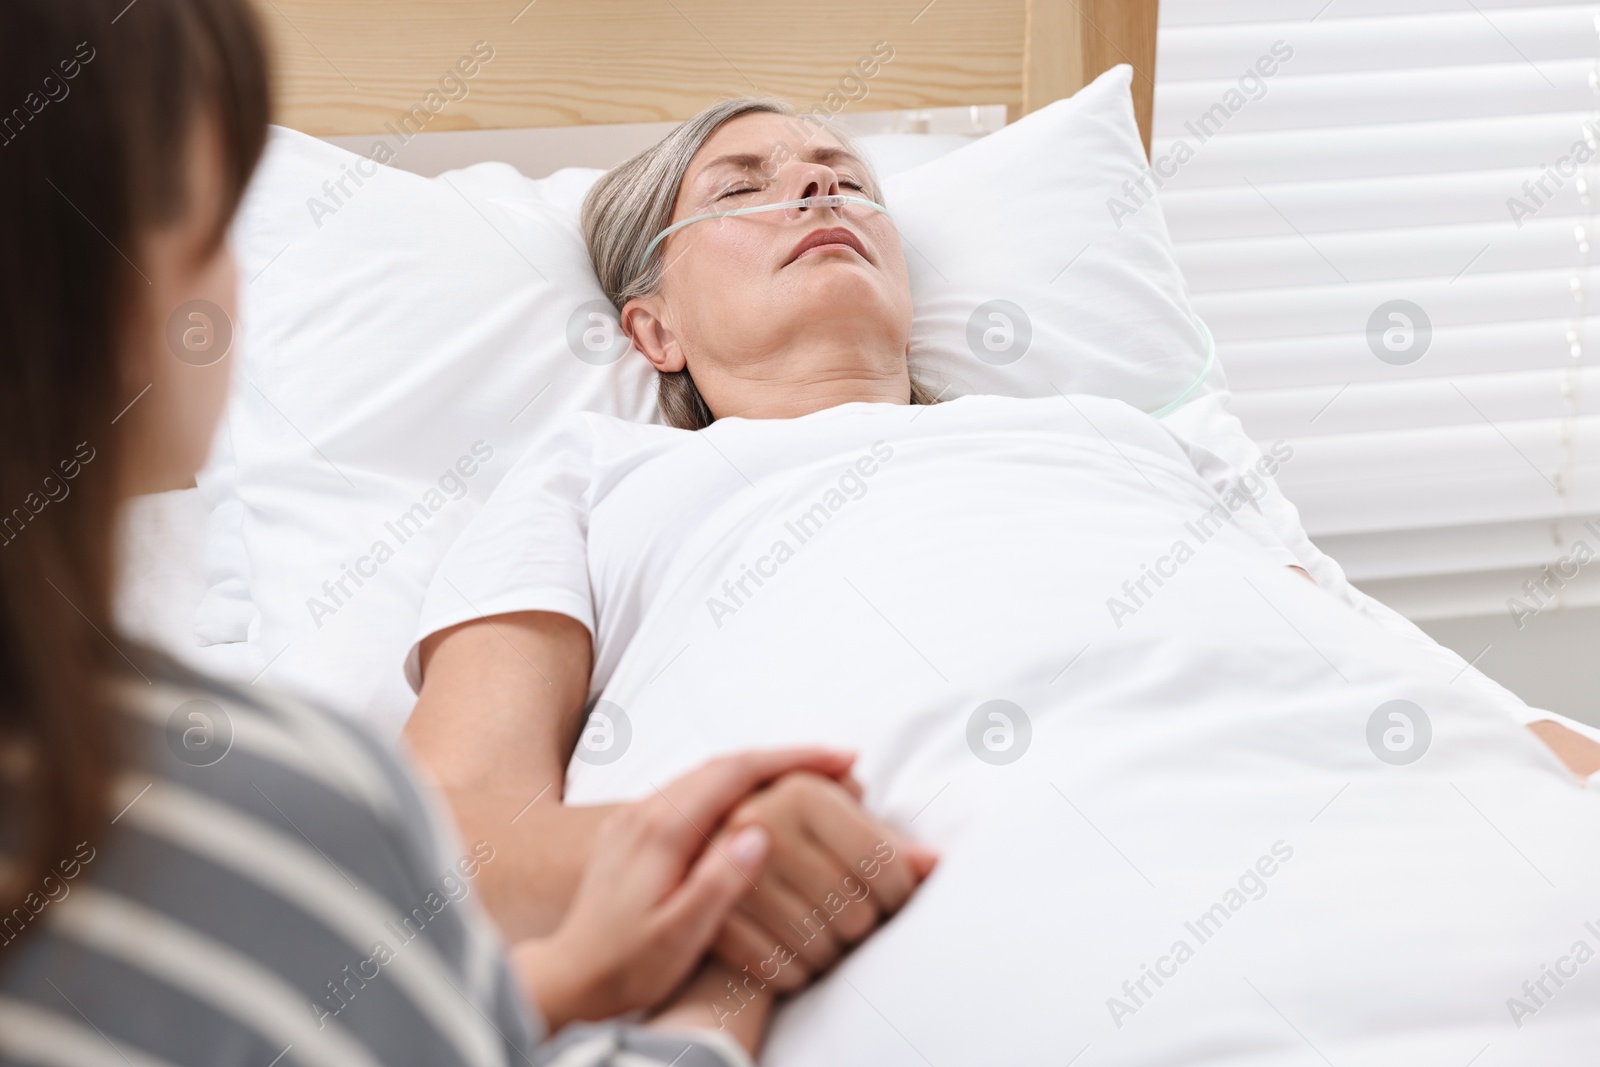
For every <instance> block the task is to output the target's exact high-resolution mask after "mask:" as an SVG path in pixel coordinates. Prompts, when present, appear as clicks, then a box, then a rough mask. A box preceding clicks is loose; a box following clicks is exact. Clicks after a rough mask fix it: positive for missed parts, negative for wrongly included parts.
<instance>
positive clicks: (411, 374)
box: [207, 129, 655, 733]
mask: <svg viewBox="0 0 1600 1067" xmlns="http://www.w3.org/2000/svg"><path fill="white" fill-rule="evenodd" d="M592 180H593V175H592V173H590V174H587V175H580V176H577V179H576V180H574V178H573V176H571V175H556V176H554V177H552V178H551V179H549V180H547V181H545V182H529V181H528V180H527V179H525V178H524V177H522V175H520V174H518V173H517V172H516V171H515V170H513V169H512V168H510V167H508V166H505V165H503V164H482V165H480V166H476V167H472V168H470V169H468V170H465V171H457V172H454V173H450V174H445V175H442V176H441V177H439V178H436V179H428V178H422V177H419V176H417V175H414V174H410V173H407V172H404V171H399V170H393V169H391V168H388V167H383V166H378V165H376V164H373V163H371V162H369V161H367V160H365V159H364V158H362V157H360V156H357V155H354V154H352V153H350V152H347V151H344V150H343V149H340V148H335V147H333V146H332V145H329V144H327V143H325V142H322V141H319V140H317V139H315V138H312V137H308V136H306V135H304V134H300V133H296V132H294V131H291V130H284V129H275V130H274V131H273V133H272V138H271V142H270V145H269V147H268V151H267V154H266V158H265V160H264V162H263V164H262V167H261V170H260V172H259V173H258V174H257V176H256V178H255V180H254V181H253V183H252V185H251V188H250V191H249V193H248V194H247V196H246V199H245V203H244V204H243V206H242V209H241V211H240V215H239V218H238V220H237V222H236V224H235V227H234V232H233V238H234V242H235V248H236V251H237V253H238V257H239V262H240V279H241V290H242V296H241V311H240V319H241V321H240V323H239V331H238V332H239V338H240V344H239V345H238V348H237V359H238V362H237V364H236V366H235V379H234V388H233V394H232V397H231V398H230V404H229V411H228V416H227V418H228V425H229V429H230V430H231V441H232V446H233V447H232V457H231V459H232V463H233V468H234V470H233V486H234V488H235V490H236V498H237V501H238V504H239V506H240V509H241V514H240V520H239V521H240V525H239V529H240V532H241V534H242V540H243V546H244V550H245V556H247V557H248V559H247V565H248V572H247V573H246V574H245V575H244V576H243V580H246V581H248V583H249V590H250V599H251V601H252V602H253V604H254V609H255V611H256V612H258V613H259V631H258V632H257V633H255V634H253V635H252V637H251V640H252V642H253V643H254V644H256V645H257V646H258V659H259V661H260V662H263V663H268V664H269V666H268V668H267V670H266V672H265V675H264V677H263V681H264V682H265V683H267V684H272V685H276V686H278V687H280V688H284V689H287V690H290V691H292V692H295V693H298V694H300V695H302V696H304V697H307V698H309V699H312V700H315V701H317V702H320V703H322V704H324V705H327V706H330V707H332V708H334V709H335V710H338V711H340V712H343V713H345V714H347V715H349V716H351V717H354V718H357V719H362V720H365V721H367V722H368V723H370V724H372V725H373V726H375V727H377V728H378V729H380V730H382V731H383V732H386V733H395V732H397V731H398V730H399V728H400V726H401V725H402V724H403V723H404V721H405V717H406V715H407V714H408V713H409V711H410V707H411V703H412V696H411V693H410V690H409V689H408V688H407V686H406V683H405V679H404V678H403V677H402V676H401V671H400V662H401V658H402V657H403V656H404V654H405V651H406V648H407V646H408V645H409V643H410V641H411V636H412V632H413V630H414V629H415V625H416V613H417V610H418V606H419V605H420V603H421V600H422V595H423V592H424V591H425V589H426V587H427V584H428V581H429V579H430V578H431V577H432V575H433V571H434V567H435V565H436V563H437V562H438V559H439V557H440V556H441V554H442V553H443V552H444V550H445V548H446V547H447V546H448V545H449V544H450V542H451V541H452V540H453V539H454V537H455V535H456V533H457V532H458V531H459V530H460V529H461V527H462V526H463V525H464V524H465V523H466V521H467V519H468V518H469V517H470V515H471V514H472V512H473V510H474V509H475V507H476V506H477V504H478V503H479V502H481V500H482V499H483V498H484V497H486V496H487V495H488V493H489V491H490V490H491V489H492V488H493V487H494V485H495V484H496V482H497V481H498V479H499V477H500V475H501V474H502V473H503V472H504V471H505V470H506V468H507V467H508V466H509V464H510V463H511V461H512V460H514V459H515V458H516V457H517V456H519V455H521V454H522V453H523V452H524V451H526V449H527V448H528V446H529V443H530V442H531V441H532V440H533V438H534V437H536V436H537V435H538V433H539V432H540V431H541V429H542V428H543V425H544V424H545V422H546V420H548V419H550V418H551V417H552V416H554V415H556V414H559V413H562V412H565V411H568V410H572V409H580V408H581V409H587V410H591V411H599V412H606V413H610V414H614V415H618V416H621V417H623V418H628V419H646V418H649V417H650V415H651V413H652V411H653V408H654V402H655V401H654V390H653V387H652V378H651V375H652V373H653V372H652V371H651V369H650V367H649V365H648V364H647V363H646V362H645V361H644V360H643V359H642V358H637V357H635V358H633V359H626V358H622V357H623V355H624V352H625V351H626V350H627V344H626V340H625V339H621V340H620V341H618V342H617V343H611V341H612V339H614V338H615V337H616V334H615V331H614V330H613V329H611V328H610V327H609V326H608V325H607V320H606V318H605V317H604V316H605V315H606V314H610V312H609V305H608V304H606V302H605V298H604V296H603V295H602V294H601V292H600V289H599V286H598V284H597V283H596V282H595V280H594V276H593V273H592V271H591V270H590V268H589V263H588V257H587V255H586V254H585V251H584V247H583V242H582V239H581V237H580V236H579V233H578V230H577V200H578V198H580V197H581V196H582V190H583V189H585V188H587V186H588V184H589V183H590V182H592ZM341 186H342V188H341ZM508 204H509V206H510V207H511V208H512V209H511V210H508ZM612 317H613V318H614V315H613V316H612ZM586 345H587V346H589V347H586ZM227 462H228V457H227V456H226V455H222V456H220V457H218V458H217V460H216V461H215V463H214V465H213V468H214V469H212V470H210V471H208V472H207V480H208V481H209V482H210V483H211V486H212V490H213V492H212V496H213V499H214V500H215V501H217V505H216V511H215V513H214V518H213V522H212V523H211V524H210V527H209V532H210V533H211V534H212V535H213V539H216V538H222V537H225V536H226V524H227V521H228V519H229V516H228V513H227V509H228V508H229V507H230V504H229V502H228V499H227V498H228V497H229V496H230V495H231V494H229V493H227V492H226V490H225V483H226V482H227V474H228V472H227V470H226V464H227ZM218 483H223V486H224V487H223V488H219V486H218ZM207 556H208V559H211V560H213V561H219V563H220V561H225V560H228V559H229V558H231V557H230V555H229V553H228V552H227V551H226V550H225V548H224V547H222V546H220V545H214V544H208V547H207ZM217 570H218V568H213V576H216V573H217ZM228 580H230V581H238V580H240V576H238V575H237V574H236V573H234V574H230V575H229V576H228ZM219 584H220V583H219ZM235 622H237V620H235Z"/></svg>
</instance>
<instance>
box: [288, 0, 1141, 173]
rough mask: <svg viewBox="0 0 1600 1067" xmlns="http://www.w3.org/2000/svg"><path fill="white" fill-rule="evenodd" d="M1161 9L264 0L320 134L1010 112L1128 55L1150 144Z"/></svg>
mask: <svg viewBox="0 0 1600 1067" xmlns="http://www.w3.org/2000/svg"><path fill="white" fill-rule="evenodd" d="M1156 5H1157V0H814V2H811V3H805V4H778V3H775V2H772V0H532V2H529V0H258V6H259V8H260V12H261V18H262V21H263V23H264V24H265V25H266V27H267V30H268V33H269V35H270V36H271V37H272V39H273V42H274V45H275V48H276V53H277V78H278V86H277V87H278V103H279V112H278V116H277V121H279V122H281V123H283V124H284V125H287V126H292V127H295V128H296V129H300V130H304V131H305V132H307V133H312V134H316V135H318V136H331V135H341V134H367V133H381V132H383V131H384V130H385V129H387V128H390V125H391V124H396V123H399V122H401V121H402V118H403V117H404V116H411V117H412V119H411V121H412V123H413V124H414V125H424V124H425V128H426V129H427V130H428V131H430V132H431V131H435V130H471V129H516V128H523V127H536V126H572V125H588V124H598V123H615V122H653V121H662V120H675V119H683V118H687V117H689V116H691V115H693V114H695V113H696V112H698V111H699V110H700V109H702V108H704V107H705V106H706V105H708V104H710V103H713V102H714V101H716V100H719V99H726V98H728V97H732V96H775V97H781V98H783V99H786V100H788V101H789V102H790V103H792V104H794V105H796V106H797V107H799V108H800V109H801V110H811V109H813V108H817V109H820V110H822V112H823V113H825V114H832V113H838V112H841V111H862V110H875V111H876V110H892V109H902V108H926V107H945V106H966V105H973V104H1004V105H1005V106H1006V108H1007V114H1008V117H1010V118H1013V119H1014V118H1016V117H1018V116H1020V115H1023V114H1026V113H1027V112H1029V111H1032V110H1034V109H1035V108H1039V107H1043V106H1044V105H1045V104H1048V103H1050V102H1051V101H1053V100H1056V99H1059V98H1060V97H1063V96H1067V95H1070V94H1071V93H1073V92H1075V91H1076V90H1077V89H1078V88H1079V87H1080V86H1082V85H1084V84H1085V83H1087V82H1088V81H1090V80H1092V79H1093V78H1094V77H1095V76H1096V75H1097V74H1099V73H1101V72H1102V71H1104V70H1106V69H1107V68H1109V67H1112V66H1115V65H1116V64H1118V63H1131V64H1133V66H1134V68H1135V70H1136V72H1137V73H1136V74H1135V76H1134V82H1133V88H1134V96H1135V106H1136V110H1137V112H1138V116H1139V125H1140V129H1141V130H1142V131H1143V134H1144V139H1145V147H1146V150H1148V149H1149V145H1150V112H1151V92H1152V89H1153V84H1154V82H1153V79H1154V76H1155V54H1156ZM480 42H481V43H480ZM475 48H476V54H475ZM485 57H487V58H485ZM885 57H890V58H887V59H885ZM474 60H476V62H474ZM467 70H472V71H473V73H472V74H471V75H467V74H465V73H464V72H465V71H467ZM452 72H454V73H452ZM430 94H431V95H430ZM419 108H420V109H422V110H420V111H419V110H418V109H419Z"/></svg>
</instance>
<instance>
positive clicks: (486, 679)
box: [406, 611, 610, 942]
mask: <svg viewBox="0 0 1600 1067" xmlns="http://www.w3.org/2000/svg"><path fill="white" fill-rule="evenodd" d="M421 653H422V671H423V685H422V692H421V695H420V696H419V697H418V699H417V706H416V709H415V710H414V711H413V712H412V713H411V720H410V722H408V723H407V724H406V737H407V739H408V740H409V741H410V742H411V744H412V746H413V748H414V749H415V750H416V753H417V755H418V757H419V758H420V759H421V760H422V762H423V763H424V764H425V765H426V766H427V768H428V769H429V770H430V771H431V772H432V773H433V775H434V777H435V779H436V780H437V782H438V784H439V785H440V787H441V788H442V789H443V790H444V793H445V796H446V798H447V799H448V800H449V802H450V807H451V809H452V810H453V811H454V813H455V817H456V821H457V823H458V824H459V826H460V828H461V833H462V836H463V837H464V838H465V839H466V840H468V841H477V840H485V841H488V842H489V843H490V844H491V845H492V846H493V847H494V850H495V861H494V862H491V863H488V864H485V865H484V866H483V868H482V873H481V874H480V875H479V876H478V884H479V888H480V890H481V891H482V893H483V895H484V902H485V904H486V905H487V906H488V908H489V910H490V912H491V913H492V914H493V915H494V917H495V919H496V920H497V921H498V922H499V923H500V926H501V929H502V931H503V932H504V934H505V936H506V938H507V939H508V940H510V941H513V942H514V941H518V940H520V939H521V938H524V937H532V936H538V935H541V934H546V933H549V932H550V931H551V930H553V929H555V927H556V925H557V924H558V923H559V922H560V920H561V916H562V914H563V912H564V911H565V910H566V906H567V901H568V900H570V899H571V897H572V893H573V890H574V889H575V888H576V887H577V884H578V879H579V876H580V875H581V874H582V872H583V868H584V864H585V863H586V862H587V861H588V858H589V850H590V843H591V841H592V840H593V838H594V832H595V828H596V827H597V826H599V824H600V821H601V820H602V819H604V818H605V816H606V814H607V813H608V811H609V810H610V809H609V808H608V807H600V806H595V807H568V806H565V805H563V804H562V803H561V793H562V785H563V782H564V780H565V777H566V765H567V760H566V757H567V754H568V753H570V752H571V751H572V747H573V744H574V743H575V741H576V738H577V735H578V729H579V727H580V726H581V725H582V724H581V722H580V721H579V716H580V715H581V713H582V710H583V705H584V698H585V696H586V695H587V693H588V689H589V667H590V658H591V644H590V640H589V631H588V630H586V629H584V627H583V625H582V624H581V623H579V622H577V621H576V620H574V619H571V618H568V617H567V616H565V615H556V614H552V613H549V612H532V611H530V612H519V613H516V614H511V615H497V616H494V617H492V618H489V619H477V620H474V621H472V622H468V623H464V624H462V625H460V626H456V627H453V628H451V629H449V630H442V631H440V632H439V633H436V634H433V635H431V636H429V637H428V638H427V640H425V641H424V642H423V643H422V650H421ZM535 798H537V800H535Z"/></svg>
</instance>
